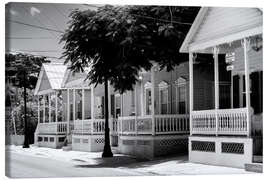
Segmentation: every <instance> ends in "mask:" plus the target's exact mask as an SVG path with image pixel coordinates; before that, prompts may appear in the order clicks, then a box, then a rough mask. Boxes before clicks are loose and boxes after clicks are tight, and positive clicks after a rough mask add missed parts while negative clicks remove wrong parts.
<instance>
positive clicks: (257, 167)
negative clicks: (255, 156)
mask: <svg viewBox="0 0 270 180" xmlns="http://www.w3.org/2000/svg"><path fill="white" fill-rule="evenodd" d="M245 170H246V171H250V172H257V173H262V172H263V164H262V163H250V164H245Z"/></svg>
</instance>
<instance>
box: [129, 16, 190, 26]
mask: <svg viewBox="0 0 270 180" xmlns="http://www.w3.org/2000/svg"><path fill="white" fill-rule="evenodd" d="M131 15H133V16H137V17H141V18H145V19H151V20H157V21H163V22H167V23H175V24H183V25H189V26H191V25H192V23H184V22H177V21H170V20H166V19H158V18H153V17H150V16H143V15H138V14H131Z"/></svg>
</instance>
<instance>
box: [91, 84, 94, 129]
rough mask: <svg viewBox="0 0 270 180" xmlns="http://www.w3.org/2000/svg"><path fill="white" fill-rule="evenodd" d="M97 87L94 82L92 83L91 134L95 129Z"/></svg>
mask: <svg viewBox="0 0 270 180" xmlns="http://www.w3.org/2000/svg"><path fill="white" fill-rule="evenodd" d="M94 90H95V87H94V84H91V134H93V131H94V124H93V120H94V119H95V92H94Z"/></svg>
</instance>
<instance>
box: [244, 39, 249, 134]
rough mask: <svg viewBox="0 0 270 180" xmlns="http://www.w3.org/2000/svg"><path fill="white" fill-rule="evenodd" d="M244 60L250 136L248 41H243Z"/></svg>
mask: <svg viewBox="0 0 270 180" xmlns="http://www.w3.org/2000/svg"><path fill="white" fill-rule="evenodd" d="M243 43H244V60H245V85H246V88H245V89H246V92H245V93H246V108H247V135H248V136H250V135H251V114H250V85H249V59H248V50H249V43H250V42H249V39H247V38H245V39H244V42H243Z"/></svg>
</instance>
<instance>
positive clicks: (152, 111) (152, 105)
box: [151, 65, 156, 136]
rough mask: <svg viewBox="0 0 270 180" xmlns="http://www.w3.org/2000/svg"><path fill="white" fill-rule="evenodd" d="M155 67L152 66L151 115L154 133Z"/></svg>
mask: <svg viewBox="0 0 270 180" xmlns="http://www.w3.org/2000/svg"><path fill="white" fill-rule="evenodd" d="M155 68H156V66H155V65H153V67H152V68H151V84H152V86H151V115H152V135H153V136H154V135H155Z"/></svg>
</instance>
